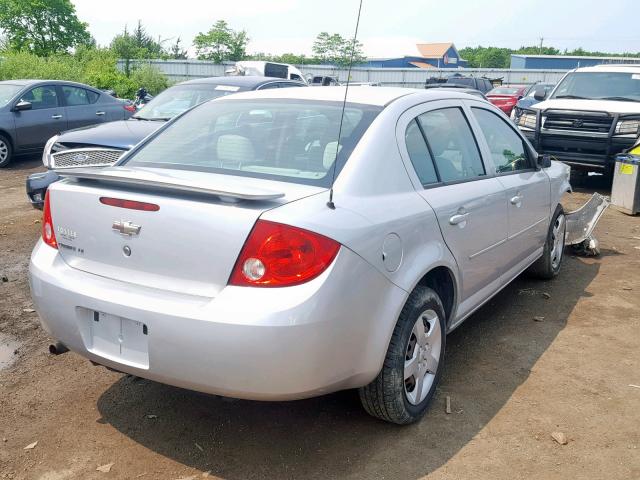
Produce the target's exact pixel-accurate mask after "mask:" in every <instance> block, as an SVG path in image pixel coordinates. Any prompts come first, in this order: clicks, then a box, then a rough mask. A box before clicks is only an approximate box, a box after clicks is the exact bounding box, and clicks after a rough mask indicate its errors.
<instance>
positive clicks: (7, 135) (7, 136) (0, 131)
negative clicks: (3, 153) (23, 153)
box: [0, 128, 16, 152]
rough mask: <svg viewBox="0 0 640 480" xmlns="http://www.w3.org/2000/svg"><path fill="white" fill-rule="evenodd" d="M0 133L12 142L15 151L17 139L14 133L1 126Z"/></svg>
mask: <svg viewBox="0 0 640 480" xmlns="http://www.w3.org/2000/svg"><path fill="white" fill-rule="evenodd" d="M0 135H2V136H3V137H4V138H6V139H7V140H8V141H9V143H10V144H11V149H12V150H13V151H14V152H15V151H16V145H15V141H14V139H13V135H11V134H10V133H9V131H8V130H7V129H4V128H0Z"/></svg>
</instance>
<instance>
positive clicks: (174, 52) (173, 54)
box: [167, 37, 187, 60]
mask: <svg viewBox="0 0 640 480" xmlns="http://www.w3.org/2000/svg"><path fill="white" fill-rule="evenodd" d="M181 42H182V40H181V39H180V37H178V39H177V40H176V41H175V43H174V44H173V45H171V47H170V48H169V52H168V54H167V56H168V57H169V58H171V59H173V60H184V59H186V58H187V51H186V50H185V49H183V48H182V45H181Z"/></svg>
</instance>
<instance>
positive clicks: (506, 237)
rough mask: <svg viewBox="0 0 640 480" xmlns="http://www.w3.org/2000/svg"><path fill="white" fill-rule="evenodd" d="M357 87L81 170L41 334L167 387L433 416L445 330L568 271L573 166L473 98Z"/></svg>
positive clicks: (404, 417) (155, 140)
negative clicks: (523, 285)
mask: <svg viewBox="0 0 640 480" xmlns="http://www.w3.org/2000/svg"><path fill="white" fill-rule="evenodd" d="M344 95H345V90H344V87H327V88H319V89H315V88H314V89H312V88H309V89H302V88H301V89H297V88H296V89H274V90H269V91H262V92H247V93H240V94H237V95H233V96H229V97H226V98H223V99H217V100H213V101H211V102H208V103H205V104H203V105H201V106H199V107H196V108H194V109H192V110H190V111H189V112H187V113H186V114H184V115H182V116H180V117H178V118H177V119H175V120H173V121H171V122H169V123H168V124H167V125H166V126H165V127H163V128H162V129H161V130H160V131H158V132H157V133H156V134H154V135H152V136H151V137H149V138H148V139H147V140H145V141H144V142H143V143H142V144H141V145H139V146H137V147H136V148H134V149H133V150H132V151H130V152H129V153H127V154H126V155H125V156H124V157H123V158H122V159H121V160H120V161H119V162H118V164H117V165H116V166H114V167H107V168H105V169H100V170H96V169H85V170H73V171H71V170H70V171H67V172H65V175H67V176H68V178H66V179H64V180H62V181H60V182H57V183H55V184H53V185H52V186H51V188H50V190H49V194H48V196H47V199H46V202H45V203H46V205H45V211H44V219H43V236H42V239H41V240H40V241H39V242H38V245H37V246H36V247H35V250H34V252H33V255H32V258H31V265H30V281H31V289H32V294H33V299H34V302H35V305H36V309H37V311H38V313H39V315H40V318H41V319H42V323H43V325H44V327H45V328H46V330H47V331H48V332H49V333H50V334H51V335H52V336H53V337H54V338H56V339H57V340H59V341H60V342H62V343H63V344H64V345H66V346H67V347H68V348H69V349H71V350H73V351H75V352H77V353H79V354H81V355H83V356H85V357H87V358H89V359H90V360H92V361H94V362H97V363H99V364H102V365H105V366H107V367H110V368H113V369H116V370H119V371H122V372H128V373H131V374H133V375H137V376H140V377H145V378H149V379H152V380H155V381H158V382H163V383H167V384H171V385H176V386H179V387H184V388H188V389H193V390H198V391H202V392H209V393H214V394H219V395H224V396H229V397H237V398H245V399H256V400H290V399H299V398H305V397H312V396H316V395H322V394H326V393H329V392H333V391H336V390H342V389H352V388H358V389H359V391H360V397H361V399H362V403H363V405H364V408H365V409H366V410H367V411H368V412H369V413H370V414H371V415H373V416H376V417H379V418H381V419H384V420H387V421H390V422H394V423H398V424H406V423H411V422H414V421H416V420H418V419H419V418H420V417H421V416H422V415H423V414H424V412H425V410H426V408H427V405H428V403H429V400H430V399H431V397H432V396H433V394H434V391H435V388H436V385H437V383H438V378H439V376H440V373H441V371H442V365H443V359H444V352H445V345H446V333H448V332H450V331H451V330H453V329H454V328H456V327H457V326H458V325H460V324H461V323H462V322H463V321H464V320H465V319H466V318H467V317H469V315H471V314H472V313H473V312H474V311H475V310H476V309H478V308H479V307H480V306H481V305H482V304H484V303H485V302H487V300H488V299H490V298H491V297H492V296H493V295H495V294H496V293H497V292H499V291H500V290H501V289H502V288H503V287H505V285H507V284H508V283H509V282H510V281H511V280H513V279H514V278H515V277H517V276H518V275H519V274H520V273H522V272H523V271H524V270H526V269H530V270H531V271H532V272H533V273H535V274H536V275H538V276H541V277H543V278H552V277H554V276H555V275H557V274H558V271H559V269H560V265H561V261H562V258H563V256H562V255H563V247H564V238H565V216H564V213H563V209H562V206H561V205H560V198H561V196H562V195H563V194H564V192H565V191H567V190H568V189H569V188H570V187H569V183H568V175H569V169H568V167H566V166H564V165H562V164H560V163H557V162H551V161H550V160H549V159H548V157H541V156H538V155H537V154H536V152H535V151H534V150H533V149H532V147H531V146H530V144H529V143H528V142H527V140H526V139H525V138H524V137H523V136H522V135H521V134H520V133H519V132H518V130H517V129H516V128H515V127H514V126H513V125H512V124H511V122H510V121H509V120H508V118H507V117H506V116H505V115H504V114H503V113H501V112H500V111H499V110H498V109H497V108H495V107H494V106H492V105H491V104H489V103H488V102H486V101H483V100H481V99H479V98H477V97H474V96H471V95H467V94H463V93H457V92H454V91H441V90H438V91H436V90H429V91H425V90H410V89H395V88H376V89H368V88H367V89H365V88H357V87H354V88H351V89H350V90H349V92H348V101H347V102H346V104H345V105H344V107H343V103H342V100H343V98H344ZM343 108H344V110H343Z"/></svg>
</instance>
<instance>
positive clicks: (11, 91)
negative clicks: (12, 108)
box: [0, 83, 22, 107]
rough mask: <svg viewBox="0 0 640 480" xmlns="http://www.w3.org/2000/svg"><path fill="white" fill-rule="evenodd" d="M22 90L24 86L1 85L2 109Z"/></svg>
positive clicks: (0, 105) (0, 100)
mask: <svg viewBox="0 0 640 480" xmlns="http://www.w3.org/2000/svg"><path fill="white" fill-rule="evenodd" d="M20 90H22V86H20V85H10V84H6V83H5V84H4V85H0V107H2V106H4V105H6V104H7V103H9V102H10V101H11V99H12V98H13V97H14V96H15V94H16V93H18V92H19V91H20Z"/></svg>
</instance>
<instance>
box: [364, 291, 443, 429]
mask: <svg viewBox="0 0 640 480" xmlns="http://www.w3.org/2000/svg"><path fill="white" fill-rule="evenodd" d="M445 344H446V320H445V313H444V308H443V306H442V302H441V301H440V297H438V294H437V293H436V292H434V291H433V290H432V289H430V288H427V287H423V286H418V287H416V289H415V290H414V291H413V292H412V293H411V295H409V298H408V299H407V303H406V304H405V306H404V308H403V309H402V312H401V313H400V317H399V318H398V322H397V324H396V327H395V329H394V331H393V335H392V336H391V341H390V343H389V348H388V350H387V355H386V357H385V360H384V364H383V366H382V370H381V371H380V373H379V374H378V376H377V377H376V378H375V379H374V380H373V381H372V382H371V383H370V384H369V385H367V386H365V387H362V388H360V389H359V394H360V401H361V402H362V406H363V407H364V409H365V410H366V411H367V413H368V414H369V415H372V416H374V417H376V418H379V419H381V420H385V421H387V422H391V423H396V424H399V425H406V424H409V423H413V422H416V421H418V420H420V418H422V416H423V415H424V414H425V412H426V411H427V407H428V406H429V402H430V401H431V399H432V398H433V395H434V393H435V391H436V386H437V385H438V381H439V380H440V376H441V373H442V367H443V364H444V350H445Z"/></svg>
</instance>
